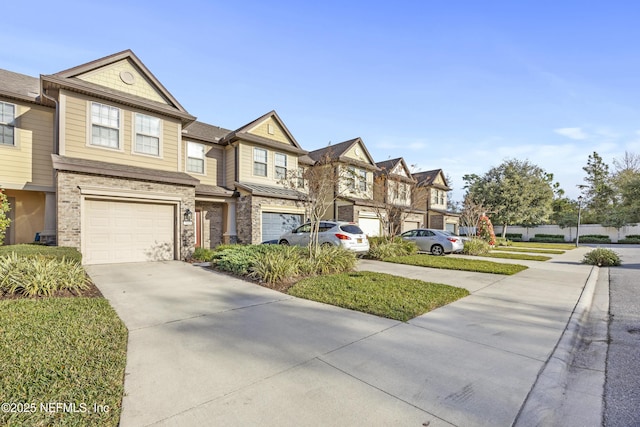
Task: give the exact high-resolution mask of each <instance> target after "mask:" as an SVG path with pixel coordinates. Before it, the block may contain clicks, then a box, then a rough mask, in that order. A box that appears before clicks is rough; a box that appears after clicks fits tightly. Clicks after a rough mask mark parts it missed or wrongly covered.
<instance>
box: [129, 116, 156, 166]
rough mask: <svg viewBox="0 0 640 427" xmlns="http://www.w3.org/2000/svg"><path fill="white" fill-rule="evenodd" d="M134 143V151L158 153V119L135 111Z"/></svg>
mask: <svg viewBox="0 0 640 427" xmlns="http://www.w3.org/2000/svg"><path fill="white" fill-rule="evenodd" d="M135 122H136V124H135V129H136V135H135V144H134V147H135V148H134V150H135V152H136V153H142V154H150V155H152V156H159V155H160V119H159V118H157V117H151V116H147V115H145V114H139V113H135Z"/></svg>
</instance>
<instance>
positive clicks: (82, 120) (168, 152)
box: [61, 92, 181, 171]
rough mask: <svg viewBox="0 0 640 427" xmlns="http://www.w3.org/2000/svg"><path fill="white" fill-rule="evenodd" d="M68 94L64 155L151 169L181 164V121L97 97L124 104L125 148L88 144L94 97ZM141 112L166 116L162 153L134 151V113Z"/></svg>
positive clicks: (123, 130) (115, 105)
mask: <svg viewBox="0 0 640 427" xmlns="http://www.w3.org/2000/svg"><path fill="white" fill-rule="evenodd" d="M62 96H64V97H66V99H65V102H64V104H65V105H66V109H65V111H63V112H62V113H61V114H62V117H61V121H62V122H63V126H64V135H65V141H64V147H65V148H64V155H66V156H69V157H77V158H85V159H89V160H98V161H103V162H110V163H118V164H125V165H130V166H139V167H144V168H150V169H160V170H168V171H175V170H177V164H178V147H179V145H180V144H179V143H180V141H181V137H180V122H178V121H177V120H174V119H170V118H163V117H161V116H158V115H154V114H152V113H148V112H145V111H138V110H132V109H130V108H128V107H122V106H120V105H117V104H115V103H112V102H105V101H101V100H96V102H101V103H104V104H106V105H110V106H113V107H119V108H120V121H121V133H122V135H121V138H120V142H121V147H120V148H121V149H119V150H116V149H111V148H103V147H96V146H92V145H88V141H87V138H88V137H89V135H90V129H89V126H90V123H89V120H90V117H88V115H89V108H90V103H91V101H92V100H91V99H90V98H88V97H83V96H79V95H76V94H71V93H69V92H65V93H63V94H62ZM132 112H140V113H142V114H147V115H150V116H154V117H159V118H160V119H163V120H162V137H161V142H160V146H161V149H160V157H155V156H148V155H140V154H136V153H132V137H133V135H132V129H133V124H132V121H133V114H132Z"/></svg>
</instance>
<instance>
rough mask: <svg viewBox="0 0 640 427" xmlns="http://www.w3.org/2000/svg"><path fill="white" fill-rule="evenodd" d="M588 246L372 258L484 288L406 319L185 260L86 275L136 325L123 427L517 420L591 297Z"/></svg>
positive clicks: (426, 276) (404, 271) (407, 272)
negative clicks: (524, 262)
mask: <svg viewBox="0 0 640 427" xmlns="http://www.w3.org/2000/svg"><path fill="white" fill-rule="evenodd" d="M585 252H586V249H582V248H581V249H578V250H574V251H569V252H567V253H566V254H564V255H559V256H554V259H553V260H551V261H547V262H544V263H535V264H533V266H532V267H531V268H529V269H528V270H525V271H523V272H521V273H518V274H517V275H514V276H508V277H505V276H497V275H486V274H480V273H465V272H454V271H446V270H433V269H428V268H422V267H410V266H402V265H393V264H385V263H377V262H372V261H363V262H361V264H360V267H359V268H360V269H363V270H373V271H384V272H388V273H391V274H397V275H402V276H407V277H416V278H420V279H423V280H428V281H433V282H439V283H446V284H453V285H456V286H461V287H464V288H467V289H469V290H470V291H471V292H472V295H470V296H468V297H466V298H463V299H462V300H459V301H457V302H456V303H453V304H450V305H448V306H446V307H442V308H440V309H437V310H435V311H433V312H431V313H427V314H425V315H423V316H420V317H417V318H415V319H413V320H411V321H409V322H408V323H402V322H397V321H393V320H389V319H383V318H379V317H375V316H371V315H366V314H362V313H358V312H354V311H350V310H345V309H340V308H336V307H332V306H328V305H325V304H319V303H315V302H311V301H306V300H302V299H298V298H293V297H290V296H287V295H284V294H281V293H278V292H275V291H271V290H268V289H265V288H262V287H260V286H257V285H254V284H251V283H248V282H244V281H241V280H238V279H234V278H231V277H229V276H226V275H223V274H219V273H215V272H212V271H208V270H205V269H202V268H198V267H195V266H191V265H188V264H184V263H180V262H163V263H148V264H121V265H111V266H109V265H104V266H89V267H88V271H89V274H90V275H91V277H92V278H93V280H94V281H95V283H96V285H98V287H99V288H100V290H101V291H102V292H103V294H104V295H105V297H107V298H108V299H109V300H110V302H111V304H112V305H113V307H114V308H115V309H116V311H117V312H118V314H119V315H120V317H121V318H122V319H123V321H124V322H125V324H126V325H127V327H128V328H129V347H128V358H127V368H126V378H125V394H126V395H125V397H124V401H123V413H122V417H121V425H122V426H144V425H158V426H191V425H258V424H259V425H262V426H271V425H273V426H283V425H296V426H298V425H408V426H410V425H415V426H421V425H429V426H444V425H456V426H475V425H491V426H509V425H511V424H512V423H513V422H514V421H515V420H516V417H517V416H518V413H519V411H520V409H521V407H522V405H523V403H524V402H525V399H526V398H527V396H528V395H529V393H530V392H531V390H532V388H533V386H534V384H535V383H536V379H537V378H538V375H539V373H540V372H541V370H542V368H543V367H544V366H545V362H546V361H547V359H548V358H549V356H550V355H551V353H552V352H553V351H554V349H555V347H556V344H557V343H558V340H559V339H560V337H561V335H562V334H563V331H564V330H565V328H566V326H567V323H568V321H569V318H570V317H571V315H572V312H573V310H574V307H575V306H576V303H577V301H578V300H579V298H580V296H581V292H582V290H583V288H584V286H585V283H586V282H587V278H588V276H589V274H590V272H591V267H588V266H585V265H580V264H579V260H580V259H581V258H582V256H583V254H584V253H585ZM597 422H598V423H599V420H597Z"/></svg>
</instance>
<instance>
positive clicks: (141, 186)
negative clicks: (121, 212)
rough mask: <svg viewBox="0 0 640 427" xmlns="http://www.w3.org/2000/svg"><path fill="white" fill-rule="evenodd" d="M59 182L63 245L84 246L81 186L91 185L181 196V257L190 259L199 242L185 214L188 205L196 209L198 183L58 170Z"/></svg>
mask: <svg viewBox="0 0 640 427" xmlns="http://www.w3.org/2000/svg"><path fill="white" fill-rule="evenodd" d="M56 185H57V197H58V201H57V210H58V212H57V214H58V245H59V246H71V247H74V248H77V249H78V250H81V247H82V246H81V239H82V236H81V232H80V231H81V230H80V226H81V222H80V218H81V214H82V213H81V212H80V200H81V194H80V188H79V187H83V186H87V187H104V188H105V189H113V190H118V189H128V190H135V191H140V192H149V193H165V194H166V195H167V196H171V197H175V196H180V198H181V206H180V209H181V212H178V224H180V225H179V226H180V227H181V231H180V234H179V236H180V243H181V244H180V248H181V253H180V258H181V259H187V258H189V257H190V256H191V254H192V253H193V249H194V246H195V235H194V226H193V225H188V226H187V225H183V224H182V214H183V213H184V210H185V209H187V208H188V209H189V210H191V211H192V212H194V211H195V187H191V186H186V185H177V184H164V183H157V182H151V181H138V180H132V179H125V178H115V177H111V176H103V175H88V174H82V173H75V172H66V171H58V173H57V184H56ZM131 197H134V198H135V195H131ZM150 202H151V201H150ZM194 222H195V221H194Z"/></svg>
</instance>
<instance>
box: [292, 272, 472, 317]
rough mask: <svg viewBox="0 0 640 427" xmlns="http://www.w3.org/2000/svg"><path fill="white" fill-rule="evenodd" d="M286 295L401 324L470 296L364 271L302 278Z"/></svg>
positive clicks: (414, 281)
mask: <svg viewBox="0 0 640 427" xmlns="http://www.w3.org/2000/svg"><path fill="white" fill-rule="evenodd" d="M288 293H289V295H293V296H296V297H300V298H306V299H310V300H313V301H319V302H323V303H327V304H331V305H335V306H338V307H344V308H348V309H351V310H357V311H361V312H364V313H370V314H375V315H376V316H382V317H387V318H389V319H395V320H400V321H403V322H406V321H407V320H409V319H413V318H414V317H416V316H419V315H421V314H424V313H426V312H428V311H431V310H434V309H436V308H438V307H441V306H443V305H446V304H449V303H451V302H453V301H456V300H458V299H460V298H462V297H465V296H467V295H469V291H467V290H466V289H460V288H456V287H453V286H448V285H441V284H438V283H428V282H423V281H422V280H415V279H407V278H404V277H398V276H392V275H389V274H384V273H372V272H364V271H363V272H351V273H340V274H332V275H327V276H316V277H310V278H307V279H303V280H301V281H299V282H298V283H296V284H295V285H294V286H293V287H291V288H290V289H289V291H288Z"/></svg>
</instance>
